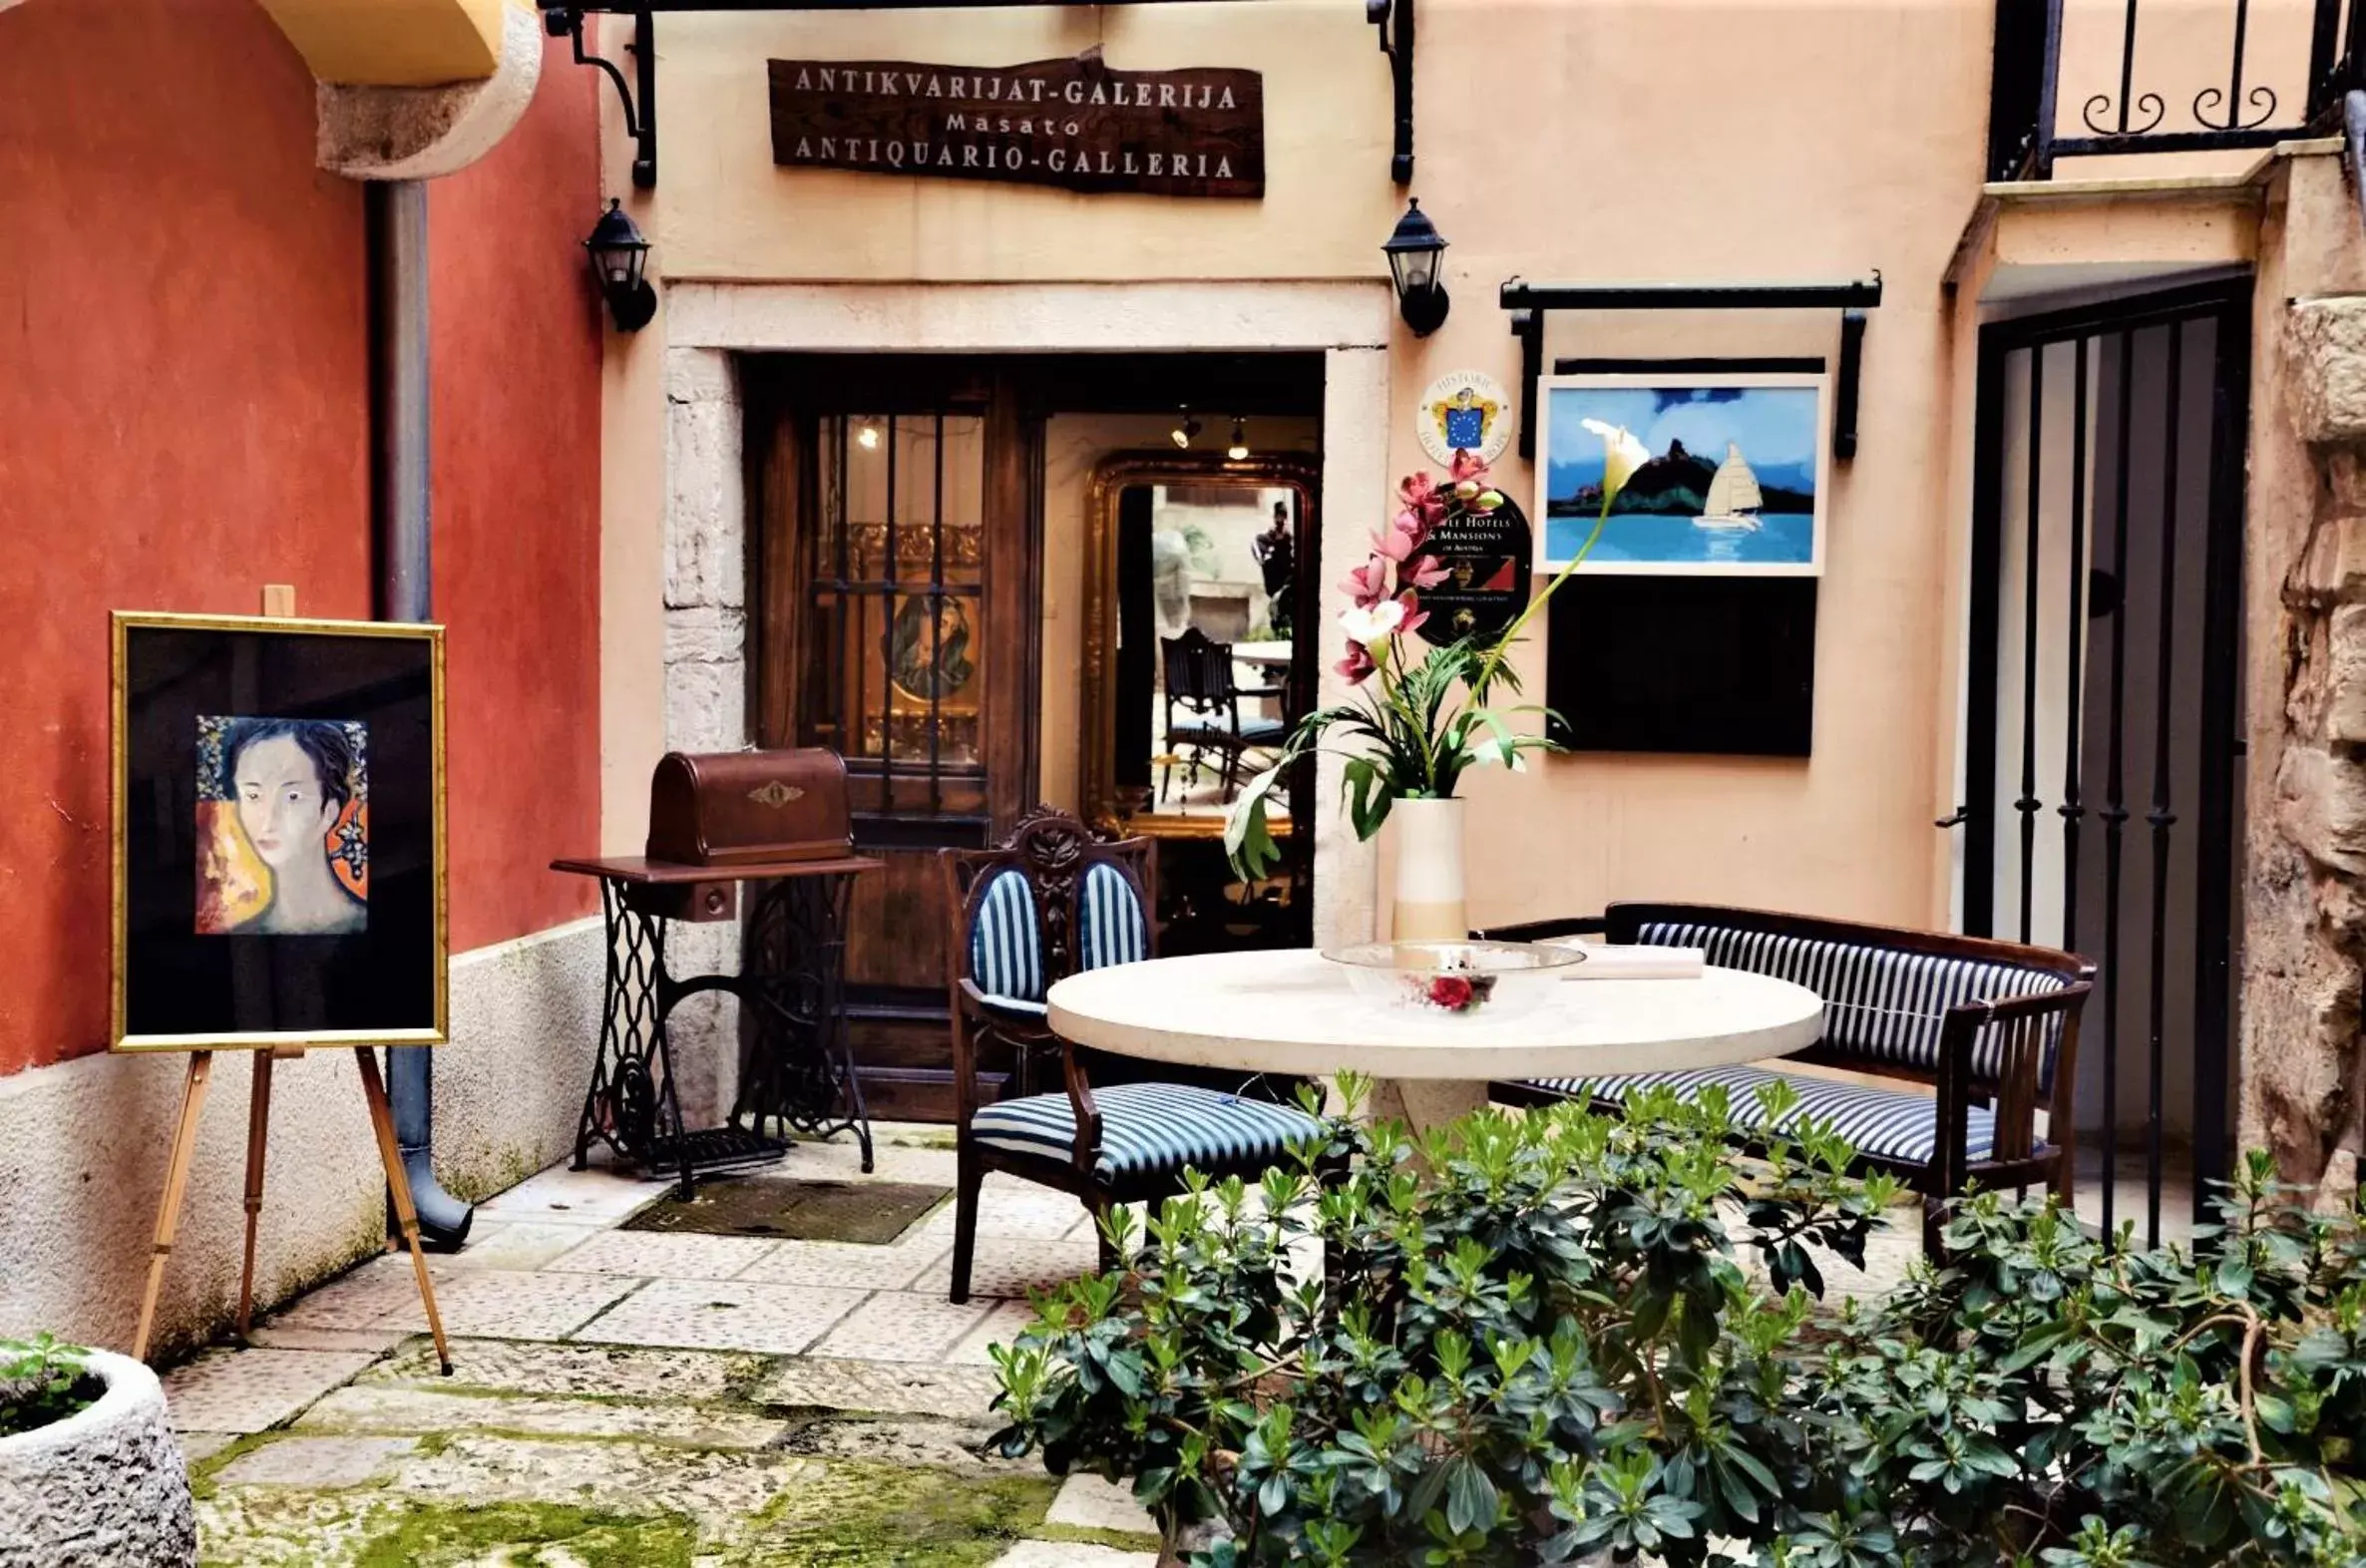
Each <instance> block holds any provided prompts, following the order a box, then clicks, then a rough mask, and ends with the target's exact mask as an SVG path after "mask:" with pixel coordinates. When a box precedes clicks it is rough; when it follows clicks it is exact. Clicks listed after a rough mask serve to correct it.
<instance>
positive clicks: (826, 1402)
mask: <svg viewBox="0 0 2366 1568" xmlns="http://www.w3.org/2000/svg"><path fill="white" fill-rule="evenodd" d="M999 1386H1000V1385H999V1384H998V1383H996V1382H995V1380H994V1374H993V1372H992V1371H991V1370H990V1369H988V1368H984V1367H925V1366H919V1365H915V1364H909V1363H895V1362H850V1361H831V1360H826V1359H824V1358H821V1357H818V1356H817V1357H810V1358H803V1357H801V1358H799V1359H797V1360H794V1361H784V1362H782V1363H780V1364H779V1365H778V1366H777V1367H775V1368H774V1369H773V1371H772V1372H770V1373H769V1374H767V1375H766V1376H765V1377H764V1378H763V1379H762V1380H761V1381H760V1382H758V1383H756V1384H755V1385H754V1386H753V1387H752V1388H750V1389H749V1390H748V1397H749V1398H750V1399H752V1400H754V1401H755V1402H756V1403H759V1404H772V1405H788V1406H795V1407H799V1408H806V1409H828V1410H877V1411H883V1412H888V1413H901V1414H908V1415H944V1416H951V1417H954V1418H956V1419H978V1418H982V1417H986V1415H988V1414H989V1406H990V1405H991V1404H992V1402H993V1397H994V1394H995V1392H996V1391H997V1390H998V1388H999Z"/></svg>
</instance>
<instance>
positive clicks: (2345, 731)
mask: <svg viewBox="0 0 2366 1568" xmlns="http://www.w3.org/2000/svg"><path fill="white" fill-rule="evenodd" d="M2322 722H2323V734H2324V735H2325V738H2326V739H2328V740H2340V741H2352V742H2360V741H2366V604H2343V605H2340V606H2338V607H2336V608H2335V609H2334V611H2333V613H2332V615H2331V616H2330V617H2328V619H2327V621H2326V626H2325V707H2324V714H2323V721H2322Z"/></svg>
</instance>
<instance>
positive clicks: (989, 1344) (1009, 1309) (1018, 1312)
mask: <svg viewBox="0 0 2366 1568" xmlns="http://www.w3.org/2000/svg"><path fill="white" fill-rule="evenodd" d="M1034 1321H1035V1309H1034V1308H1032V1307H1030V1306H1028V1305H1027V1304H1026V1303H1025V1302H1004V1303H1002V1305H1001V1306H999V1307H996V1308H995V1309H994V1310H993V1311H992V1312H990V1313H988V1314H986V1322H984V1323H982V1324H980V1325H979V1326H978V1327H977V1328H975V1329H972V1330H971V1331H970V1333H969V1337H968V1338H966V1339H964V1340H963V1341H962V1342H961V1343H960V1344H959V1345H956V1346H955V1347H954V1348H953V1354H952V1356H951V1357H949V1358H948V1360H949V1361H950V1362H951V1363H952V1364H953V1365H954V1366H957V1367H988V1368H990V1367H992V1366H993V1364H994V1358H993V1347H994V1346H997V1345H1011V1344H1014V1343H1016V1341H1017V1339H1018V1337H1019V1336H1020V1335H1022V1334H1024V1333H1025V1332H1026V1330H1027V1326H1028V1325H1029V1324H1032V1323H1033V1322H1034Z"/></svg>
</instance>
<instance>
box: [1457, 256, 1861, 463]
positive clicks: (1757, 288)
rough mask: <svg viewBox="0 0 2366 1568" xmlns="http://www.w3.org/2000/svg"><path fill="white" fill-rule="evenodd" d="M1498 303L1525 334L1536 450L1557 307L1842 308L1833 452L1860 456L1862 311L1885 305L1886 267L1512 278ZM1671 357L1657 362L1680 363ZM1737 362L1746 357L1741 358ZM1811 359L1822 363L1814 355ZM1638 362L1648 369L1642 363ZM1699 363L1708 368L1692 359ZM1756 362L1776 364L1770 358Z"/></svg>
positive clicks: (1527, 422) (1523, 421)
mask: <svg viewBox="0 0 2366 1568" xmlns="http://www.w3.org/2000/svg"><path fill="white" fill-rule="evenodd" d="M1497 297H1498V301H1499V303H1500V304H1501V305H1502V307H1503V308H1504V309H1505V310H1506V311H1509V312H1510V315H1511V335H1512V336H1513V337H1516V338H1518V339H1519V340H1520V436H1519V451H1520V456H1522V457H1524V458H1531V459H1532V458H1534V457H1535V456H1536V383H1537V380H1538V378H1539V377H1541V376H1542V375H1543V374H1544V328H1545V322H1546V320H1547V319H1548V318H1549V317H1550V316H1551V314H1552V312H1554V311H1556V310H1832V309H1836V310H1838V311H1839V312H1840V363H1839V370H1838V373H1837V375H1835V376H1834V378H1833V386H1832V456H1833V457H1834V458H1836V459H1838V460H1840V461H1842V462H1846V461H1847V460H1848V459H1850V458H1852V457H1854V456H1856V413H1857V391H1858V383H1859V382H1860V381H1861V380H1862V378H1863V374H1864V346H1865V312H1866V311H1868V310H1871V309H1874V308H1875V307H1877V306H1878V305H1879V304H1880V303H1881V273H1880V270H1879V269H1878V268H1876V269H1875V270H1874V271H1873V272H1871V273H1870V274H1868V275H1867V276H1864V277H1860V278H1850V279H1848V280H1847V281H1845V282H1838V283H1529V282H1523V281H1522V280H1521V279H1519V278H1516V277H1514V278H1508V279H1506V280H1505V281H1504V284H1503V287H1502V288H1501V290H1500V291H1499V293H1498V296H1497ZM1681 363H1684V362H1679V361H1669V362H1665V363H1660V364H1658V365H1657V366H1656V368H1660V369H1676V368H1678V367H1679V365H1680V364H1681ZM1735 363H1736V365H1737V366H1740V365H1741V364H1743V363H1744V362H1742V361H1736V362H1735ZM1809 363H1810V364H1815V363H1818V362H1816V361H1810V362H1809ZM1634 368H1637V369H1643V368H1647V367H1646V366H1645V365H1644V364H1642V363H1640V362H1639V363H1637V364H1636V365H1635V367H1634ZM1694 368H1705V366H1701V365H1695V366H1694ZM1759 368H1762V369H1765V368H1774V364H1773V362H1768V363H1766V364H1762V365H1761V366H1760V367H1759Z"/></svg>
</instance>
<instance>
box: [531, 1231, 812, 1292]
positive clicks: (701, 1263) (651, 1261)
mask: <svg viewBox="0 0 2366 1568" xmlns="http://www.w3.org/2000/svg"><path fill="white" fill-rule="evenodd" d="M781 1245H782V1244H781V1243H779V1242H777V1241H764V1240H760V1239H757V1238H754V1237H747V1236H700V1235H692V1234H686V1233H680V1232H665V1231H601V1232H599V1233H598V1234H597V1235H595V1236H593V1237H592V1238H591V1239H590V1240H588V1241H586V1240H582V1239H581V1238H579V1239H578V1245H576V1246H575V1247H572V1248H570V1249H568V1251H567V1252H565V1253H563V1254H561V1255H560V1256H559V1257H557V1258H555V1259H553V1260H552V1261H551V1262H550V1263H548V1264H546V1265H544V1267H545V1268H547V1269H549V1270H550V1271H551V1272H553V1273H557V1274H615V1275H629V1276H631V1277H633V1278H636V1279H643V1280H655V1279H671V1280H728V1279H732V1278H734V1277H736V1276H737V1275H739V1274H740V1273H741V1271H743V1270H745V1269H747V1268H748V1267H749V1266H750V1265H752V1264H757V1263H761V1262H762V1261H763V1260H764V1259H765V1258H766V1257H768V1256H770V1255H771V1253H772V1251H773V1250H774V1249H775V1248H777V1247H779V1246H781Z"/></svg>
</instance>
